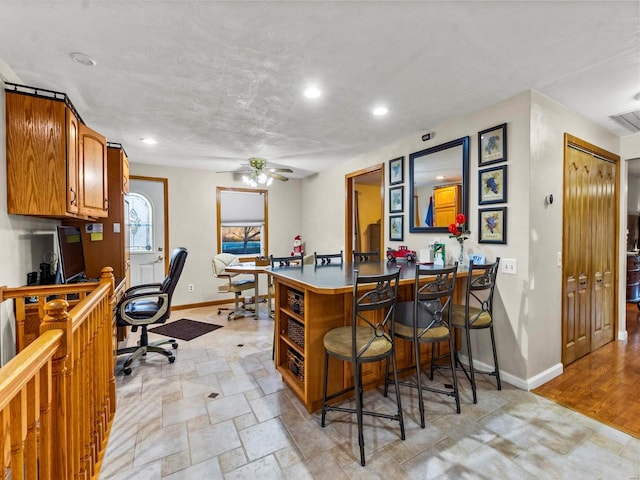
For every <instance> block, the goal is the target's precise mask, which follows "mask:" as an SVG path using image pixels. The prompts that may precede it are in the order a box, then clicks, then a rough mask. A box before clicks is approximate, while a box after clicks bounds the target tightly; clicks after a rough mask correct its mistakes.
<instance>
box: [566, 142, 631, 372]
mask: <svg viewBox="0 0 640 480" xmlns="http://www.w3.org/2000/svg"><path fill="white" fill-rule="evenodd" d="M566 140H567V145H566V148H565V169H564V170H565V172H564V210H563V214H564V222H563V259H564V262H563V306H562V317H563V318H562V341H563V345H562V347H563V348H562V362H563V364H565V365H567V364H569V363H571V362H573V361H574V360H576V359H578V358H580V357H582V356H584V355H587V354H588V353H590V352H591V351H593V350H596V349H597V348H600V347H601V346H602V345H604V344H605V343H608V342H610V341H611V340H613V337H614V319H615V311H616V304H615V298H616V293H615V292H616V285H615V281H614V279H615V272H616V263H615V262H616V259H617V240H616V239H617V217H618V216H617V205H618V197H617V190H616V185H617V161H619V158H618V157H617V156H615V155H613V154H611V153H609V152H605V151H603V150H602V149H599V148H598V147H595V146H594V145H590V144H588V143H586V142H582V141H580V140H579V139H577V138H574V137H571V136H570V135H566Z"/></svg>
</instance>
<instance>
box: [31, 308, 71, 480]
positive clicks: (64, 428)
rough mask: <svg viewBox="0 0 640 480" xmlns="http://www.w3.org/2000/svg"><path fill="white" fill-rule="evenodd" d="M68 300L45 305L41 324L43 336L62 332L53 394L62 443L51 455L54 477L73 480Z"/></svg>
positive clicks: (56, 435) (54, 417)
mask: <svg viewBox="0 0 640 480" xmlns="http://www.w3.org/2000/svg"><path fill="white" fill-rule="evenodd" d="M68 307H69V303H68V302H67V301H66V300H62V299H56V300H52V301H50V302H48V303H47V304H46V306H45V312H46V314H45V316H44V319H43V321H42V323H41V325H40V334H41V335H42V333H44V332H45V331H47V330H53V329H61V330H62V332H63V334H62V339H61V343H60V348H58V350H57V351H56V353H55V354H54V355H53V361H52V375H51V383H52V385H51V394H52V402H51V405H52V418H51V430H52V436H53V438H55V439H57V441H58V444H57V445H56V448H54V449H53V451H52V452H51V478H55V479H56V480H68V479H70V478H71V476H72V475H71V467H72V465H74V463H75V462H74V459H75V457H76V456H77V450H74V449H75V448H77V445H74V443H73V438H72V437H73V435H72V432H73V429H72V425H71V424H70V423H71V414H70V412H72V411H73V405H72V400H71V399H72V396H71V380H72V379H71V371H70V369H69V364H70V362H71V361H72V358H71V354H72V352H73V326H72V324H71V317H70V316H69V312H67V308H68Z"/></svg>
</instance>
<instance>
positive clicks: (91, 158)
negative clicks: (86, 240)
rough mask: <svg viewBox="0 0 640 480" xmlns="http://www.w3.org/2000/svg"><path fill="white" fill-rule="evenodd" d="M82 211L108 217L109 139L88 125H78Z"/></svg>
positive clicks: (91, 215) (84, 213)
mask: <svg viewBox="0 0 640 480" xmlns="http://www.w3.org/2000/svg"><path fill="white" fill-rule="evenodd" d="M78 133H79V148H78V150H79V157H78V160H79V162H78V163H79V169H78V173H79V175H78V176H79V179H80V182H81V184H80V191H79V197H80V213H82V214H83V215H87V216H90V217H107V216H108V210H109V191H108V176H107V139H106V138H105V137H103V136H102V135H100V134H99V133H98V132H96V131H94V130H92V129H90V128H89V127H87V126H86V125H82V124H80V125H79V126H78Z"/></svg>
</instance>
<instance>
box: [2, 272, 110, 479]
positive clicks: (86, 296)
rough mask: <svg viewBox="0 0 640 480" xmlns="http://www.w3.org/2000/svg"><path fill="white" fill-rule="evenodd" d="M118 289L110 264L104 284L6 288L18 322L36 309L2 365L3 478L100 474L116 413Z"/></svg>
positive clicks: (102, 281) (53, 477)
mask: <svg viewBox="0 0 640 480" xmlns="http://www.w3.org/2000/svg"><path fill="white" fill-rule="evenodd" d="M114 290H115V285H114V278H113V271H112V269H111V268H109V267H106V268H104V269H103V271H102V275H101V279H100V282H99V283H84V284H74V285H59V286H35V287H18V288H7V287H0V302H1V301H4V300H8V299H14V301H15V305H14V306H15V311H16V324H19V323H20V319H22V321H24V320H25V319H26V318H29V316H28V315H27V312H26V309H27V308H30V307H31V313H30V315H31V317H30V321H31V322H32V324H30V325H29V329H30V330H29V331H28V333H29V335H30V337H27V336H26V335H24V334H25V331H24V330H23V332H22V333H23V337H22V340H27V341H25V342H24V343H23V344H20V343H19V342H17V345H16V348H17V350H18V354H17V355H16V357H14V358H13V359H11V360H10V361H9V362H8V363H7V364H6V365H5V366H4V367H2V368H0V455H2V457H1V458H2V460H3V461H2V463H1V464H0V478H6V476H7V474H8V472H9V470H10V472H11V477H12V478H13V479H21V478H25V477H26V478H38V479H50V478H51V479H55V480H58V479H61V480H70V479H72V478H74V479H75V478H83V479H90V478H97V477H98V475H99V467H100V461H101V459H102V455H103V454H104V450H105V448H106V444H107V439H108V436H109V431H110V428H111V422H112V420H113V416H114V414H115V377H114V373H113V368H114V346H115V345H114V343H113V328H114V324H113V313H112V312H113V310H112V309H113V306H114V304H115V296H114ZM35 297H37V302H38V307H37V310H34V307H33V304H29V303H28V302H27V301H26V299H27V298H29V299H33V298H35ZM49 298H54V299H53V300H51V301H48V302H46V301H45V300H47V299H49ZM70 303H73V305H74V306H73V308H72V309H71V310H69V306H70ZM40 311H42V312H43V314H42V315H40V314H39V313H40ZM36 312H37V313H38V315H37V316H35V318H34V314H36ZM23 326H24V323H23ZM16 334H17V335H16V336H18V331H17V332H16Z"/></svg>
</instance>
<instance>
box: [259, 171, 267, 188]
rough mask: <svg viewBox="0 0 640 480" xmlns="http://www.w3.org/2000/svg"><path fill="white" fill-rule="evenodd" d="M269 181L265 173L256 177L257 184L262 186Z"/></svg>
mask: <svg viewBox="0 0 640 480" xmlns="http://www.w3.org/2000/svg"><path fill="white" fill-rule="evenodd" d="M268 179H269V177H267V174H266V173H264V172H263V173H260V175H258V183H259V184H261V185H264V184H265V183H267V180H268Z"/></svg>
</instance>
